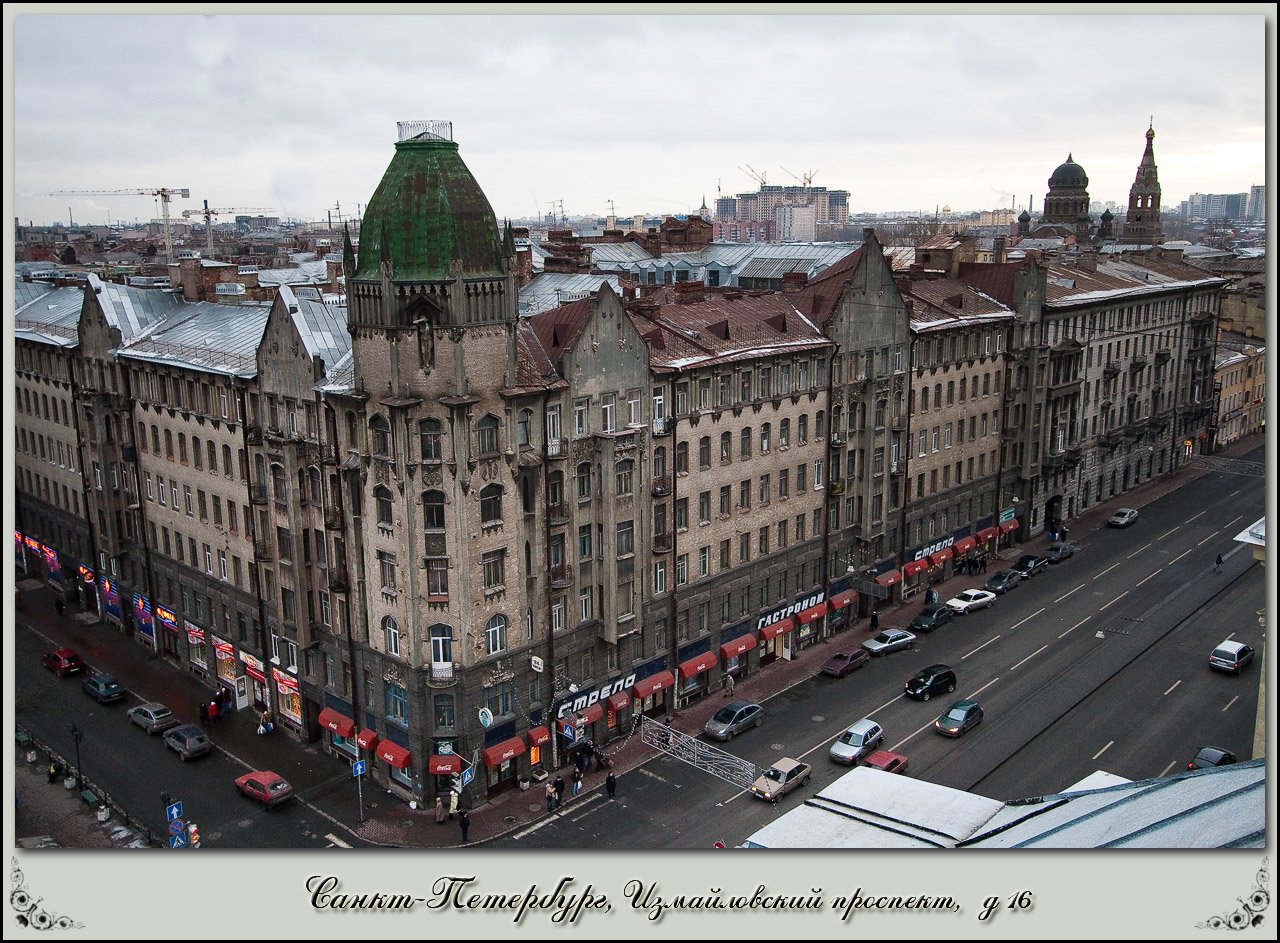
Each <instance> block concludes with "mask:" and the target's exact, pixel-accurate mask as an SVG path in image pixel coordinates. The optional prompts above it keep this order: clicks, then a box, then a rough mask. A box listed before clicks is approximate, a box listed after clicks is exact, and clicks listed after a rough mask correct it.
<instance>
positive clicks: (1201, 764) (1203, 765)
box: [1187, 747, 1236, 769]
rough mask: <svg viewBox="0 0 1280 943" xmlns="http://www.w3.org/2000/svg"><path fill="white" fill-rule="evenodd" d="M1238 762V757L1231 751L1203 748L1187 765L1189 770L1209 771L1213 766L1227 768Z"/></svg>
mask: <svg viewBox="0 0 1280 943" xmlns="http://www.w3.org/2000/svg"><path fill="white" fill-rule="evenodd" d="M1235 761H1236V755H1235V754H1234V753H1232V752H1231V751H1230V750H1223V749H1220V748H1219V747H1201V748H1200V749H1199V750H1198V751H1196V755H1195V756H1193V757H1192V758H1191V762H1190V763H1188V764H1187V769H1208V768H1209V767H1211V766H1226V765H1228V764H1230V763H1234V762H1235Z"/></svg>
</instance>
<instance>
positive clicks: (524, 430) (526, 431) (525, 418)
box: [516, 409, 533, 448]
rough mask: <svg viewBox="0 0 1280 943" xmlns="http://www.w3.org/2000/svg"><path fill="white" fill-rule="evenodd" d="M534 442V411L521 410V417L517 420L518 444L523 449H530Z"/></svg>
mask: <svg viewBox="0 0 1280 943" xmlns="http://www.w3.org/2000/svg"><path fill="white" fill-rule="evenodd" d="M532 442H533V411H532V410H529V409H522V410H520V416H519V417H518V418H517V419H516V444H517V445H519V446H520V447H521V448H528V447H529V446H530V444H532Z"/></svg>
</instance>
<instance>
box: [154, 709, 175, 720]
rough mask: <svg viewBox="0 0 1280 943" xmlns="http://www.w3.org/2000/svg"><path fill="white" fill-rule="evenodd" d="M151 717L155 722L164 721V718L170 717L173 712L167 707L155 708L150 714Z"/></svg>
mask: <svg viewBox="0 0 1280 943" xmlns="http://www.w3.org/2000/svg"><path fill="white" fill-rule="evenodd" d="M151 716H152V717H154V718H155V719H156V720H164V719H165V718H166V717H172V716H173V711H171V710H169V708H167V707H157V708H156V709H155V710H153V711H152V712H151Z"/></svg>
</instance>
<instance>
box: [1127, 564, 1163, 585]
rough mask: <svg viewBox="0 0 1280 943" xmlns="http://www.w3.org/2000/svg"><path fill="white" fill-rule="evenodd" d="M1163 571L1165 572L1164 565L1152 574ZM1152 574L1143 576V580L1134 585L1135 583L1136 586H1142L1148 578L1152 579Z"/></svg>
mask: <svg viewBox="0 0 1280 943" xmlns="http://www.w3.org/2000/svg"><path fill="white" fill-rule="evenodd" d="M1163 572H1164V567H1160V569H1158V570H1156V572H1155V573H1152V574H1151V576H1155V575H1156V573H1163ZM1151 576H1144V577H1143V578H1142V582H1140V583H1136V584H1134V585H1135V588H1136V587H1138V586H1141V585H1142V583H1145V582H1146V581H1147V580H1149V579H1151Z"/></svg>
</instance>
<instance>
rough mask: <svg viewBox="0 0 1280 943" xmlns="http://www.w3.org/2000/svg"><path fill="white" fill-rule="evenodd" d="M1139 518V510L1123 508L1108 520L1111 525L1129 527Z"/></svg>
mask: <svg viewBox="0 0 1280 943" xmlns="http://www.w3.org/2000/svg"><path fill="white" fill-rule="evenodd" d="M1137 519H1138V512H1137V511H1135V510H1134V509H1133V508H1121V509H1120V510H1118V511H1116V513H1114V514H1112V515H1111V520H1109V521H1107V525H1108V526H1109V527H1128V526H1129V525H1130V524H1132V523H1133V522H1134V521H1136V520H1137Z"/></svg>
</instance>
